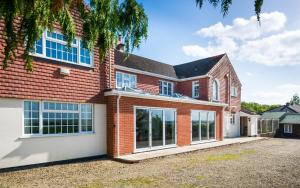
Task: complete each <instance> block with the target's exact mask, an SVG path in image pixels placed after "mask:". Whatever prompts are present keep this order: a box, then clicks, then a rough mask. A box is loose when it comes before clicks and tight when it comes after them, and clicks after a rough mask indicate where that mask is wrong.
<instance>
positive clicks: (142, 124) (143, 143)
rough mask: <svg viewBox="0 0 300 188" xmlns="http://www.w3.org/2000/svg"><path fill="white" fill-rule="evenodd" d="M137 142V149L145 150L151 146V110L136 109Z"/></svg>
mask: <svg viewBox="0 0 300 188" xmlns="http://www.w3.org/2000/svg"><path fill="white" fill-rule="evenodd" d="M135 119H136V124H135V131H136V133H135V140H136V148H137V149H138V148H145V147H149V145H150V140H149V139H150V136H149V134H150V131H149V122H150V120H149V110H148V109H136V111H135Z"/></svg>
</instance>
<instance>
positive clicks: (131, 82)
mask: <svg viewBox="0 0 300 188" xmlns="http://www.w3.org/2000/svg"><path fill="white" fill-rule="evenodd" d="M116 86H117V88H123V87H129V88H136V75H134V74H128V73H123V72H116Z"/></svg>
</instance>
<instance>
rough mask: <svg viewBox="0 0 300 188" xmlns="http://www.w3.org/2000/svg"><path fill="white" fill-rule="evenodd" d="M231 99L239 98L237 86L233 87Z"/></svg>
mask: <svg viewBox="0 0 300 188" xmlns="http://www.w3.org/2000/svg"><path fill="white" fill-rule="evenodd" d="M230 93H231V97H237V96H238V89H237V87H235V86H231V91H230Z"/></svg>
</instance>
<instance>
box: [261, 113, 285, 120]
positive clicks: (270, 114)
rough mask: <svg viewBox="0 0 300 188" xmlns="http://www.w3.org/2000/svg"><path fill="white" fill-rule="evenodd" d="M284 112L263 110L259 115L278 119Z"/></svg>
mask: <svg viewBox="0 0 300 188" xmlns="http://www.w3.org/2000/svg"><path fill="white" fill-rule="evenodd" d="M284 114H285V112H265V113H263V114H262V115H261V118H262V119H280V118H282V117H283V116H284Z"/></svg>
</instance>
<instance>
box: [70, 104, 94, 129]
mask: <svg viewBox="0 0 300 188" xmlns="http://www.w3.org/2000/svg"><path fill="white" fill-rule="evenodd" d="M74 118H75V120H76V122H75V123H77V122H78V121H79V117H74ZM86 126H90V127H93V106H92V105H91V104H82V105H81V131H82V132H91V131H93V130H91V129H87V127H86Z"/></svg>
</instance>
